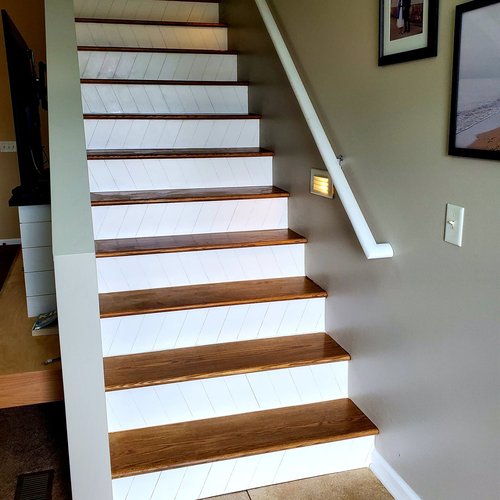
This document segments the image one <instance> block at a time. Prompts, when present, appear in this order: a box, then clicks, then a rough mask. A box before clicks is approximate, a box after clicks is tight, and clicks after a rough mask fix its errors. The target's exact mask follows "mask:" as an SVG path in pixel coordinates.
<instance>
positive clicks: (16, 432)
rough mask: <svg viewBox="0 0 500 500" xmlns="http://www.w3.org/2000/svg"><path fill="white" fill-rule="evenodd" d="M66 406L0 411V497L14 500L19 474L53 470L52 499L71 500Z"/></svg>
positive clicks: (58, 404)
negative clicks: (65, 416)
mask: <svg viewBox="0 0 500 500" xmlns="http://www.w3.org/2000/svg"><path fill="white" fill-rule="evenodd" d="M67 449H68V445H67V440H66V423H65V418H64V405H63V403H50V404H43V405H34V406H23V407H19V408H8V409H4V410H0V498H1V499H2V500H4V499H5V500H13V499H14V494H15V491H16V484H17V476H18V475H19V474H24V473H30V472H38V471H43V470H48V469H54V471H55V473H54V485H53V491H52V500H70V499H71V488H70V479H69V467H68V451H67Z"/></svg>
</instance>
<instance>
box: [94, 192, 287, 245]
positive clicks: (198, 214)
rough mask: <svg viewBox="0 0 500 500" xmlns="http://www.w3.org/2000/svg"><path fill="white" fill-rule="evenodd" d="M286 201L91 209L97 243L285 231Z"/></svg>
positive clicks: (218, 202) (270, 200) (117, 206)
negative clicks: (119, 239) (151, 237)
mask: <svg viewBox="0 0 500 500" xmlns="http://www.w3.org/2000/svg"><path fill="white" fill-rule="evenodd" d="M287 202H288V199H287V198H269V199H259V200H256V199H253V200H233V201H206V202H202V201H199V202H186V203H157V204H151V205H150V204H144V205H113V206H103V207H93V208H92V219H93V223H94V237H95V239H96V240H107V239H116V238H136V237H137V238H140V237H147V236H173V235H177V234H203V233H224V232H234V231H258V230H265V229H286V228H287V227H288V211H287V206H288V203H287Z"/></svg>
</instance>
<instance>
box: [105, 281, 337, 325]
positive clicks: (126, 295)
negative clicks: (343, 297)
mask: <svg viewBox="0 0 500 500" xmlns="http://www.w3.org/2000/svg"><path fill="white" fill-rule="evenodd" d="M296 282H297V283H298V284H299V285H301V286H302V290H295V289H293V287H292V290H290V284H294V285H295V283H296ZM270 283H272V284H276V283H278V284H279V285H285V291H284V292H283V291H280V292H279V293H278V292H276V291H274V293H270V292H269V284H270ZM260 285H262V286H263V287H265V289H266V293H256V292H255V290H252V291H253V292H254V295H252V294H249V293H248V291H249V289H251V288H252V287H258V286H260ZM287 285H288V286H289V290H288V291H287V290H286V286H287ZM305 285H307V286H308V287H309V288H310V290H304V289H303V288H304V286H305ZM238 287H245V291H246V295H244V294H241V295H239V296H236V295H235V290H236V289H238ZM218 288H220V289H222V290H223V292H224V293H226V292H228V291H229V292H230V294H229V295H228V296H227V297H224V294H222V298H221V297H217V296H216V294H214V290H215V291H219V292H220V290H217V289H218ZM183 293H188V294H189V297H190V300H189V301H187V300H186V299H185V298H183V301H178V303H175V301H172V299H171V296H176V297H177V298H179V297H182V294H183ZM163 294H165V295H167V294H169V301H168V302H167V301H165V300H166V299H165V298H164V297H163V298H162V300H160V299H158V302H156V298H155V296H158V295H162V296H163ZM214 295H215V296H214ZM193 296H195V297H197V296H202V297H205V299H204V300H195V299H194V298H192V297H193ZM327 296H328V293H327V292H326V291H325V290H323V289H322V288H321V287H320V286H319V285H317V284H316V283H314V281H312V280H311V279H310V278H308V277H306V276H301V277H293V278H276V279H264V280H247V281H233V282H225V283H209V284H203V285H185V286H178V287H167V288H154V289H147V290H132V291H126V292H111V293H101V294H99V304H100V317H101V318H103V319H104V318H117V317H125V316H137V315H145V314H156V313H165V312H173V311H189V310H194V309H207V308H212V307H226V306H236V305H244V304H262V303H266V302H282V301H290V300H302V299H316V298H326V297H327ZM120 299H125V301H126V305H127V306H128V307H124V306H123V305H122V304H121V303H120ZM116 302H118V305H117V304H116Z"/></svg>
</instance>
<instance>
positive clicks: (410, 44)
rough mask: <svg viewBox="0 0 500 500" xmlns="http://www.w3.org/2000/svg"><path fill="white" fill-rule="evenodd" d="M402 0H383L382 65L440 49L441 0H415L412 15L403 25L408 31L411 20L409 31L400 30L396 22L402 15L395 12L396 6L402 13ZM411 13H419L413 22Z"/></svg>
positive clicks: (380, 32) (380, 25)
mask: <svg viewBox="0 0 500 500" xmlns="http://www.w3.org/2000/svg"><path fill="white" fill-rule="evenodd" d="M400 1H401V2H402V1H404V0H379V56H378V65H379V66H387V65H389V64H398V63H402V62H407V61H415V60H417V59H425V58H427V57H435V56H437V53H438V24H439V0H417V1H416V2H415V0H413V2H412V4H411V7H409V9H410V10H409V14H408V19H406V20H405V21H403V22H404V26H403V27H402V28H400V30H403V28H404V33H406V29H407V25H406V22H407V23H408V25H409V27H410V30H409V31H408V34H407V35H406V34H404V33H398V32H397V31H396V30H398V29H399V28H397V27H396V23H397V22H398V21H402V19H401V18H399V19H398V16H397V14H396V16H395V10H394V9H396V12H397V13H398V14H399V13H400V10H399V8H400V6H399V2H400ZM394 4H396V7H394ZM415 4H416V5H415ZM417 7H418V8H417ZM405 12H408V11H406V10H405ZM411 16H416V21H413V22H412V20H411Z"/></svg>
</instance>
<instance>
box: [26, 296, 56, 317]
mask: <svg viewBox="0 0 500 500" xmlns="http://www.w3.org/2000/svg"><path fill="white" fill-rule="evenodd" d="M26 306H27V312H28V317H29V318H36V317H37V316H38V315H39V314H45V313H47V312H49V311H55V310H56V309H57V301H56V294H55V293H51V294H49V295H34V296H32V297H26Z"/></svg>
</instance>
